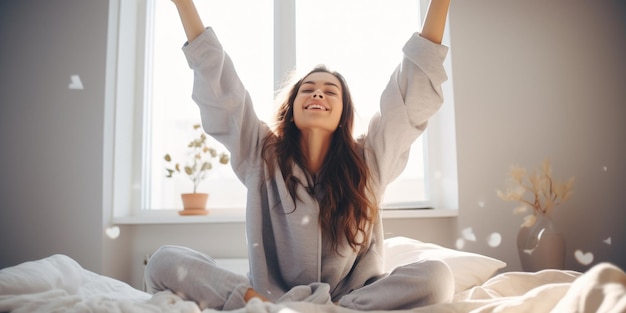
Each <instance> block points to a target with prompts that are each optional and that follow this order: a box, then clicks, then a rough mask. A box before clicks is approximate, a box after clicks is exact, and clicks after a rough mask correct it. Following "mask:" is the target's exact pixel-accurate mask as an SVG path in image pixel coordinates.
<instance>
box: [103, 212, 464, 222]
mask: <svg viewBox="0 0 626 313" xmlns="http://www.w3.org/2000/svg"><path fill="white" fill-rule="evenodd" d="M458 215H459V213H458V210H442V209H396V210H384V211H383V219H395V218H449V217H457V216H458ZM245 221H246V218H245V214H244V212H243V211H242V210H226V209H220V210H212V211H210V213H209V215H194V216H181V215H179V214H178V213H177V211H175V210H162V211H153V212H143V213H142V214H141V215H134V216H123V217H114V218H113V223H114V224H117V225H157V224H216V223H245Z"/></svg>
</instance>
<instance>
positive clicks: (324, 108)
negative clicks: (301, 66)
mask: <svg viewBox="0 0 626 313" xmlns="http://www.w3.org/2000/svg"><path fill="white" fill-rule="evenodd" d="M342 112H343V102H342V90H341V83H340V82H339V79H338V78H337V77H335V75H333V74H330V73H326V72H315V73H311V74H309V75H308V76H306V77H305V78H304V79H303V80H302V85H300V89H299V90H298V93H297V95H296V98H295V99H294V102H293V119H294V122H295V123H296V126H297V127H298V129H300V130H301V131H304V130H321V131H325V132H329V133H333V132H334V131H335V130H336V129H337V126H339V121H340V120H341V113H342Z"/></svg>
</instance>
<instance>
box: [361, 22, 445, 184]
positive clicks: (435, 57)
mask: <svg viewBox="0 0 626 313" xmlns="http://www.w3.org/2000/svg"><path fill="white" fill-rule="evenodd" d="M402 51H403V53H404V57H403V59H402V62H401V64H400V65H399V66H398V67H397V68H396V69H395V71H394V72H393V73H392V75H391V77H390V80H389V83H388V84H387V86H386V88H385V89H384V91H383V93H382V95H381V98H380V111H379V112H378V113H377V114H375V115H374V117H373V118H372V120H371V121H370V125H369V128H368V133H367V136H366V138H365V146H366V149H365V151H366V159H367V162H368V164H369V166H370V170H371V173H372V176H373V178H374V183H376V184H377V185H378V186H379V187H380V189H381V190H384V188H385V186H387V185H388V184H389V183H390V182H391V181H393V180H394V179H395V178H397V177H398V175H400V173H401V172H402V171H403V170H404V168H405V166H406V162H407V160H408V157H409V150H410V148H411V145H412V144H413V142H414V141H415V140H416V139H417V138H418V137H419V136H420V135H421V134H422V133H423V132H424V130H425V129H426V125H427V124H428V119H429V118H430V117H432V116H433V115H434V114H435V113H436V112H437V111H438V110H439V108H440V107H441V105H442V103H443V94H442V89H441V85H442V84H443V83H444V82H445V81H446V80H447V75H446V73H445V70H444V67H443V61H444V60H445V57H446V55H447V52H448V48H447V47H446V46H442V45H438V44H435V43H433V42H431V41H429V40H427V39H425V38H422V37H421V36H420V34H419V33H415V34H414V35H413V36H412V37H411V38H410V39H409V41H408V42H407V43H406V44H405V46H404V48H403V50H402ZM378 196H382V195H378Z"/></svg>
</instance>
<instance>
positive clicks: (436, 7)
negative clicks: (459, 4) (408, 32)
mask: <svg viewBox="0 0 626 313" xmlns="http://www.w3.org/2000/svg"><path fill="white" fill-rule="evenodd" d="M449 6H450V0H431V1H430V5H429V6H428V12H427V13H426V19H425V20H424V25H423V26H422V33H421V35H422V37H424V38H426V39H428V40H430V41H432V42H434V43H436V44H441V40H442V39H443V31H444V29H445V27H446V18H447V16H448V7H449Z"/></svg>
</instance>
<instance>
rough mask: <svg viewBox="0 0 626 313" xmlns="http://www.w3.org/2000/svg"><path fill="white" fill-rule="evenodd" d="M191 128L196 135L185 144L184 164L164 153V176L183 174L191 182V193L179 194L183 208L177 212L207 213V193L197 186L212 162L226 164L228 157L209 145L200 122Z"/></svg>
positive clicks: (187, 213) (170, 176) (182, 213)
mask: <svg viewBox="0 0 626 313" xmlns="http://www.w3.org/2000/svg"><path fill="white" fill-rule="evenodd" d="M193 130H194V132H196V133H197V136H196V137H195V138H194V139H193V140H191V141H190V142H189V144H187V148H188V151H187V159H186V160H185V163H184V164H181V163H177V162H176V163H175V162H173V160H172V156H171V155H170V154H169V153H168V154H165V162H166V167H165V170H166V171H167V173H166V177H167V178H172V177H174V175H177V174H184V175H185V176H187V178H189V179H190V180H191V182H192V183H193V192H192V193H183V194H181V198H182V201H183V210H182V211H179V214H181V215H206V214H208V213H209V211H208V210H207V209H206V202H207V200H208V198H209V194H208V193H200V192H198V186H200V183H202V181H204V180H205V179H206V178H207V177H208V175H209V172H210V171H211V170H212V169H213V164H215V163H216V162H217V163H219V164H228V162H229V161H230V157H229V155H228V154H226V153H225V152H221V153H218V151H217V150H216V149H215V148H213V147H210V146H209V143H208V140H207V139H208V137H207V135H206V134H205V133H204V131H203V130H202V126H200V124H194V125H193Z"/></svg>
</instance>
